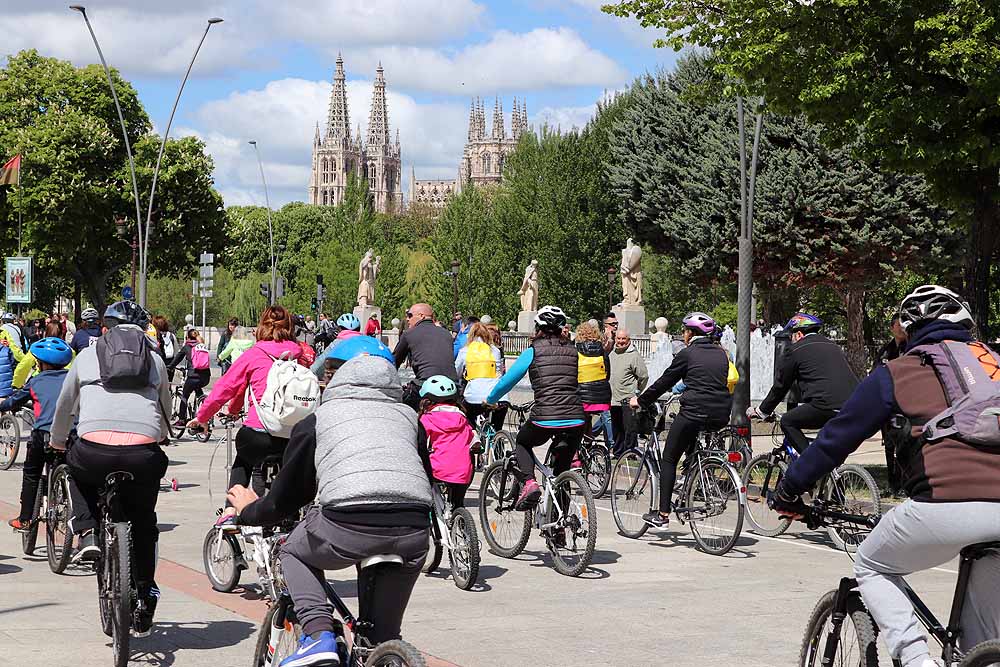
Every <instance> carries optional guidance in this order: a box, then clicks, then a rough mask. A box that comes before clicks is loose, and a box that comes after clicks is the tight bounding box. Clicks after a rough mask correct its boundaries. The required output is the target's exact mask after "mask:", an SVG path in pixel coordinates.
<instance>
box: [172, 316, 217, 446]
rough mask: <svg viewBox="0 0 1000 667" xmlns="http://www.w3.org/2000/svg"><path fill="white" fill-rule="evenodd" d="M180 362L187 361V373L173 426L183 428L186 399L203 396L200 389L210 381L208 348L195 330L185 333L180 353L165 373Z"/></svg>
mask: <svg viewBox="0 0 1000 667" xmlns="http://www.w3.org/2000/svg"><path fill="white" fill-rule="evenodd" d="M182 361H187V373H186V375H185V377H184V389H183V400H182V401H181V404H180V407H178V408H177V421H176V422H175V423H174V426H177V427H183V426H184V424H186V423H187V416H188V414H187V408H188V399H190V398H191V394H192V393H194V394H195V395H197V396H198V398H201V397H202V396H204V395H205V392H204V391H202V389H204V388H205V387H207V386H208V383H209V381H210V380H211V379H212V371H211V370H210V369H209V360H208V347H206V346H205V341H203V340H202V338H201V334H200V333H198V330H197V329H191V330H190V331H188V332H187V336H185V340H184V347H183V349H182V350H181V353H180V354H178V355H177V356H176V357H175V358H174V360H173V361H171V362H170V365H169V366H168V367H167V371H168V372H173V370H174V369H175V368H177V366H178V365H179V364H180V363H181V362H182Z"/></svg>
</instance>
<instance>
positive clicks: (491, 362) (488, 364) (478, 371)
mask: <svg viewBox="0 0 1000 667" xmlns="http://www.w3.org/2000/svg"><path fill="white" fill-rule="evenodd" d="M496 376H497V361H496V358H495V357H494V356H493V349H492V348H491V347H490V346H489V345H487V344H486V343H484V342H483V341H481V340H474V341H472V342H471V343H469V345H468V347H466V350H465V379H466V380H477V379H479V378H495V377H496Z"/></svg>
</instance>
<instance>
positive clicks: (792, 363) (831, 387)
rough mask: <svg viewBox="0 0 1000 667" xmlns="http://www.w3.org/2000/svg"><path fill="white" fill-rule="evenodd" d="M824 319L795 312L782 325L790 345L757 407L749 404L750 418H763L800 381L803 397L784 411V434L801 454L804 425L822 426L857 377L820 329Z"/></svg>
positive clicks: (803, 441) (855, 384)
mask: <svg viewBox="0 0 1000 667" xmlns="http://www.w3.org/2000/svg"><path fill="white" fill-rule="evenodd" d="M822 326H823V322H822V321H821V320H820V319H819V318H818V317H816V316H815V315H810V314H808V313H796V314H795V315H794V316H793V317H792V319H790V320H788V324H786V325H785V331H787V332H790V333H791V335H792V346H791V348H790V349H789V351H788V353H787V354H785V355H784V357H782V359H781V361H780V363H779V364H778V376H777V379H776V380H775V382H774V385H773V386H772V387H771V391H769V392H768V394H767V396H766V397H764V400H763V401H761V403H760V407H759V408H755V407H753V406H750V407H749V408H747V417H748V418H750V419H767V418H769V417H770V415H771V414H772V413H773V412H774V409H775V408H776V407H777V406H778V403H779V402H780V401H781V399H782V398H784V396H785V394H786V393H788V390H789V389H790V388H791V387H792V384H793V383H796V382H797V383H798V385H799V389H800V390H801V392H802V402H801V403H800V404H799V405H797V406H796V407H794V408H792V409H791V410H789V411H788V412H786V413H785V414H784V415H782V417H781V420H780V422H779V424H780V426H781V430H782V432H783V433H784V434H785V440H786V442H788V443H789V444H790V445H791V446H792V447H794V448H795V449H796V451H798V452H799V453H800V454H801V453H802V452H804V451H805V449H806V447H808V446H809V438H807V437H806V435H805V433H803V432H802V429H807V428H808V429H814V428H822V426H823V425H824V424H826V423H827V422H828V421H830V419H832V418H833V417H834V415H836V414H837V411H838V410H840V408H841V407H842V406H843V405H844V401H846V400H847V398H848V397H849V396H850V395H851V392H852V391H854V388H855V387H857V386H858V377H857V376H856V375H855V374H854V371H852V370H851V366H850V365H849V364H848V363H847V356H846V355H845V354H844V351H843V350H842V349H841V348H840V346H839V345H837V344H836V343H834V342H833V341H832V340H830V339H829V338H827V337H826V336H824V335H823V334H821V333H819V330H820V328H822Z"/></svg>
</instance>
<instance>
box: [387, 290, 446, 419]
mask: <svg viewBox="0 0 1000 667" xmlns="http://www.w3.org/2000/svg"><path fill="white" fill-rule="evenodd" d="M452 343H453V341H452V339H451V334H449V333H448V331H447V329H444V328H442V327H439V326H436V325H435V323H434V309H433V308H431V307H430V305H428V304H426V303H415V304H413V305H412V306H410V308H409V309H408V310H407V311H406V330H405V331H404V332H403V333H402V334H400V336H399V342H398V343H396V349H395V350H393V354H394V356H395V357H396V368H399V367H400V366H402V365H403V363H404V362H405V361H406V360H407V359H409V361H410V366H411V367H412V368H413V380H412V381H411V382H410V383H409V384H408V385H406V387H404V388H403V402H404V403H406V404H407V405H409V406H410V407H411V408H413V411H414V412H416V411H417V410H418V409H419V408H420V387H421V386H423V384H424V381H425V380H427V378H429V377H431V376H432V375H444V376H445V377H449V378H451V379H452V380H457V379H458V375H457V374H456V373H455V356H454V355H453V353H452Z"/></svg>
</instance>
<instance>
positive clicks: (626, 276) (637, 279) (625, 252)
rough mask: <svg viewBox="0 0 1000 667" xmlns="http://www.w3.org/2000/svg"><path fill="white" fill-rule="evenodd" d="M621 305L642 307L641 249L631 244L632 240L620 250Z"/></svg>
mask: <svg viewBox="0 0 1000 667" xmlns="http://www.w3.org/2000/svg"><path fill="white" fill-rule="evenodd" d="M621 274H622V296H623V298H622V305H623V306H641V305H642V248H640V247H639V246H637V245H633V244H632V239H629V240H628V241H626V243H625V248H624V249H622V265H621Z"/></svg>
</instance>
